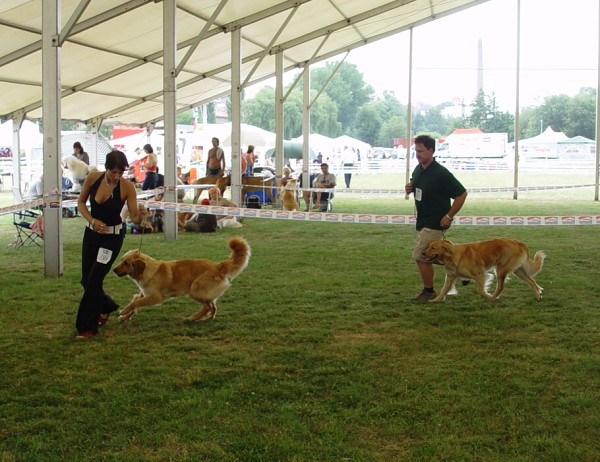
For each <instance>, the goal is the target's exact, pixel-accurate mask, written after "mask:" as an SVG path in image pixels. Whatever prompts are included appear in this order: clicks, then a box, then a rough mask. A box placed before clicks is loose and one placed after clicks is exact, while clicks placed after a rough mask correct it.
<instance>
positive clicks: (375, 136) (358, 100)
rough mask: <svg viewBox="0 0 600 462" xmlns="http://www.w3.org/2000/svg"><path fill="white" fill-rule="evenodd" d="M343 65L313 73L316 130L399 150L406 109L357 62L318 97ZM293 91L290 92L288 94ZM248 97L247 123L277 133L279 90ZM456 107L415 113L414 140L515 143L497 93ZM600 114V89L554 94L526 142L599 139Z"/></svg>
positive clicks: (293, 116)
mask: <svg viewBox="0 0 600 462" xmlns="http://www.w3.org/2000/svg"><path fill="white" fill-rule="evenodd" d="M337 66H338V63H327V64H326V65H325V66H323V67H319V68H315V69H312V70H311V78H310V82H311V91H310V101H311V113H310V117H311V122H310V123H311V132H313V133H320V134H322V135H325V136H329V137H332V138H335V137H338V136H340V135H343V134H347V135H350V136H353V137H355V138H358V139H360V140H362V141H365V142H367V143H369V144H371V145H372V146H381V147H393V144H394V138H404V137H406V126H407V124H406V117H407V107H406V105H403V104H402V103H400V101H399V100H398V98H397V97H396V95H395V94H394V92H393V91H384V92H383V96H376V94H375V90H374V89H373V87H372V86H371V85H369V84H368V83H366V82H365V80H364V78H363V74H362V73H361V72H359V70H358V68H357V67H356V65H354V64H349V63H346V62H343V63H342V64H341V65H340V66H339V69H338V70H337V72H336V73H335V75H334V76H333V78H331V80H330V81H329V82H328V84H327V85H326V86H325V88H324V89H323V91H322V92H321V94H320V95H319V96H318V98H316V96H317V94H318V92H319V91H321V89H322V88H323V85H324V84H325V83H326V82H327V80H328V79H329V78H330V76H331V74H332V72H333V71H334V69H335V68H336V67H337ZM288 90H289V88H286V90H285V91H284V94H286V93H287V91H288ZM302 92H303V88H302V79H299V80H298V83H297V84H296V86H295V87H294V88H293V89H292V91H291V92H290V93H289V96H288V97H287V99H286V101H285V102H284V138H285V139H290V138H294V137H297V136H300V135H301V134H302V108H303V98H302ZM242 98H243V99H242V122H244V123H248V124H251V125H255V126H257V127H261V128H264V129H265V130H269V131H275V89H274V88H272V87H269V86H266V87H263V88H262V89H261V90H259V91H258V92H257V93H256V94H255V95H254V97H252V98H248V99H246V98H244V94H242ZM315 98H316V99H315ZM450 105H452V103H448V102H445V103H442V104H439V105H437V106H434V107H430V108H427V109H425V110H419V111H416V110H413V112H412V114H413V120H412V136H415V135H418V134H420V133H429V134H431V135H432V136H434V137H437V138H442V137H445V136H447V135H449V134H450V133H452V131H453V130H454V129H456V128H480V129H481V130H482V131H484V132H486V133H508V138H509V141H513V140H514V115H513V114H512V113H510V112H507V111H502V110H500V109H499V108H498V105H497V102H496V97H495V95H494V94H493V93H492V94H486V93H484V92H483V91H480V92H479V94H477V96H476V97H475V99H474V100H473V102H472V103H471V104H470V105H469V110H468V111H465V113H468V115H466V116H462V117H449V116H444V113H443V111H444V109H445V108H446V107H447V106H450ZM228 107H229V106H228ZM190 113H191V111H190ZM186 114H187V113H184V114H181V115H180V116H179V117H178V123H186V122H187V121H188V120H190V118H191V116H187V115H186ZM595 114H596V90H595V89H594V88H582V89H581V90H580V92H579V93H578V94H577V95H575V96H573V97H570V96H567V95H554V96H549V97H546V98H545V99H544V100H543V102H542V103H541V104H540V105H538V106H534V107H528V108H525V109H523V110H522V111H521V114H520V138H521V139H524V138H530V137H532V136H535V135H538V134H539V133H540V131H541V130H543V129H545V128H546V127H548V126H550V127H552V129H553V130H555V131H562V132H564V133H565V135H567V136H568V137H572V136H576V135H581V136H585V137H586V138H590V139H595V120H596V119H595V117H596V115H595Z"/></svg>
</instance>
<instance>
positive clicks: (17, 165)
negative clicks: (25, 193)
mask: <svg viewBox="0 0 600 462" xmlns="http://www.w3.org/2000/svg"><path fill="white" fill-rule="evenodd" d="M24 118H25V114H23V113H20V114H19V115H17V116H15V117H13V119H12V130H13V144H12V148H13V176H12V177H13V181H12V185H13V187H16V188H18V190H19V192H21V133H20V130H21V126H22V125H23V120H24Z"/></svg>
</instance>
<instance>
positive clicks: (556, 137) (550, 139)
mask: <svg viewBox="0 0 600 462" xmlns="http://www.w3.org/2000/svg"><path fill="white" fill-rule="evenodd" d="M566 139H567V135H565V134H564V133H563V132H555V131H554V130H552V127H550V126H548V127H547V128H546V130H544V132H543V133H541V134H539V135H537V136H534V137H532V138H527V139H525V140H522V142H523V143H526V144H527V143H558V142H559V141H563V140H566Z"/></svg>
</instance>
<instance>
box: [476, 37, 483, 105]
mask: <svg viewBox="0 0 600 462" xmlns="http://www.w3.org/2000/svg"><path fill="white" fill-rule="evenodd" d="M481 91H483V41H482V40H481V39H479V40H478V41H477V94H479V92H481Z"/></svg>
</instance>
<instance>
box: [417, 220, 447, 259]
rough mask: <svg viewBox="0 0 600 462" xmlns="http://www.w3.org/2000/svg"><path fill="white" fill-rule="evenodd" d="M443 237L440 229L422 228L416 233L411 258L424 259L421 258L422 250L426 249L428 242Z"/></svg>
mask: <svg viewBox="0 0 600 462" xmlns="http://www.w3.org/2000/svg"><path fill="white" fill-rule="evenodd" d="M443 237H444V235H443V231H442V230H440V229H431V228H423V229H422V230H421V231H419V234H418V235H417V241H416V242H415V248H414V250H413V253H412V258H413V260H416V261H425V259H424V258H423V252H425V250H427V247H429V244H431V243H432V242H433V241H437V240H440V239H442V238H443Z"/></svg>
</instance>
